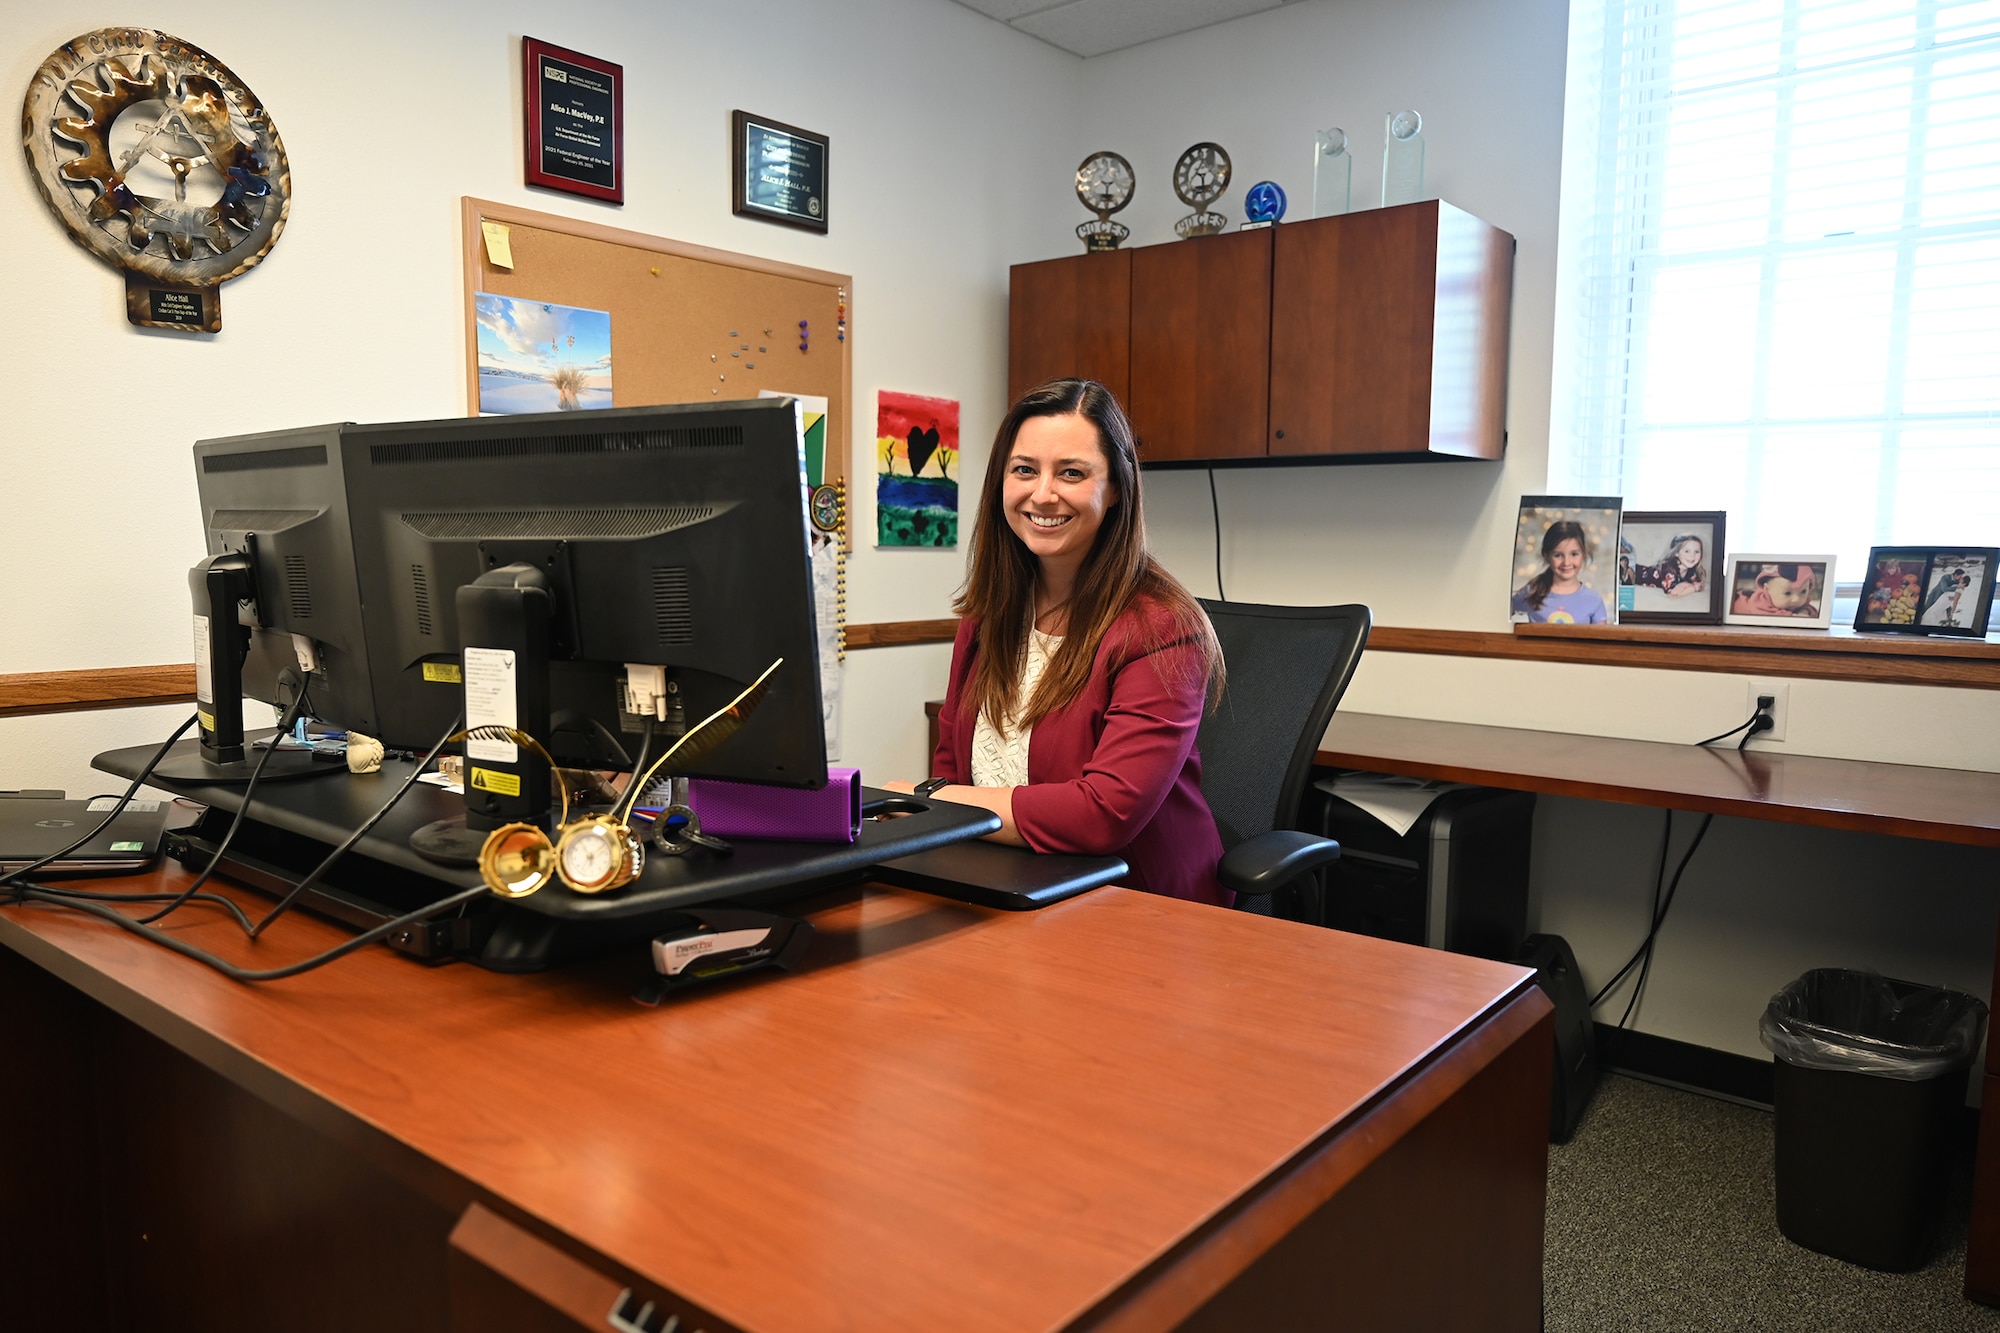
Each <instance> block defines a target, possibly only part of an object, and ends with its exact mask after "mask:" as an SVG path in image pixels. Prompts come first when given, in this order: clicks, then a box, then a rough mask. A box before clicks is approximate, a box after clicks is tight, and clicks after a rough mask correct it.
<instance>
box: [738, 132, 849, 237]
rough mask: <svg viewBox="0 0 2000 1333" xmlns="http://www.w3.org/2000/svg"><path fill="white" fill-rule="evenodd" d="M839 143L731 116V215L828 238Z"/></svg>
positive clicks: (825, 137)
mask: <svg viewBox="0 0 2000 1333" xmlns="http://www.w3.org/2000/svg"><path fill="white" fill-rule="evenodd" d="M832 157H833V140H832V139H830V138H828V137H827V136H826V135H824V134H815V133H813V132H812V131H811V130H802V129H800V128H799V127H798V126H796V125H787V124H785V123H784V122H783V121H779V120H772V119H771V118H770V117H769V116H756V115H752V114H751V113H749V112H748V111H732V112H730V114H729V160H730V168H729V211H730V212H731V213H733V214H735V215H736V216H737V217H740V218H755V219H756V220H757V221H759V222H775V223H777V224H778V225H779V226H781V227H797V228H799V229H800V230H801V231H813V232H819V233H820V234H821V235H825V234H826V227H827V207H828V204H827V184H828V176H829V173H830V172H831V170H832V166H831V161H832Z"/></svg>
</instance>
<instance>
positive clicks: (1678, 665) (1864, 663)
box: [1368, 625, 2000, 690]
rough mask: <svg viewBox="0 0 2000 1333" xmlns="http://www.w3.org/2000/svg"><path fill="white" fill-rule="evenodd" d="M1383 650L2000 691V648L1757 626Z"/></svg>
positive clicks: (1381, 642)
mask: <svg viewBox="0 0 2000 1333" xmlns="http://www.w3.org/2000/svg"><path fill="white" fill-rule="evenodd" d="M1368 646H1369V648H1370V649H1371V650H1373V651H1376V652H1390V653H1435V654H1443V655H1445V656H1452V657H1503V658H1511V659H1514V660H1517V661H1532V662H1576V663H1582V664H1585V665H1590V666H1624V667H1650V668H1653V669H1655V670H1662V671H1719V672H1728V673H1732V674H1739V675H1741V674H1751V675H1773V676H1795V677H1805V678H1809V679H1818V680H1856V681H1866V682H1868V683H1870V684H1878V685H1946V686H1956V687H1959V688H1969V689H1985V690H2000V641H1996V640H1995V639H1994V638H1993V637H1991V636H1989V637H1987V638H1985V639H1954V638H1925V637H1923V636H1920V635H1898V634H1856V633H1855V632H1854V631H1853V630H1852V629H1850V628H1847V627H1845V626H1842V627H1840V628H1837V629H1831V630H1801V629H1766V628H1763V627H1762V626H1754V625H1689V626H1683V625H1516V626H1514V628H1513V632H1512V633H1493V632H1485V631H1476V630H1434V629H1400V628H1397V627H1396V626H1393V625H1378V626H1376V628H1375V631H1374V633H1373V634H1372V635H1370V637H1369V640H1368Z"/></svg>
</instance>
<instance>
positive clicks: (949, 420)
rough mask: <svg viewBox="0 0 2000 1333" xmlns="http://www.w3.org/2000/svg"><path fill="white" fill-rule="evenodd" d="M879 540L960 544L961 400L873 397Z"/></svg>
mask: <svg viewBox="0 0 2000 1333" xmlns="http://www.w3.org/2000/svg"><path fill="white" fill-rule="evenodd" d="M875 543H876V545H878V546H956V545H958V403H957V401H956V400H955V399H951V398H925V397H922V396H920V395H917V394H913V393H893V392H891V391H889V390H887V389H884V390H881V391H880V392H878V393H877V394H876V397H875Z"/></svg>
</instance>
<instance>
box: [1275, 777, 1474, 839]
mask: <svg viewBox="0 0 2000 1333" xmlns="http://www.w3.org/2000/svg"><path fill="white" fill-rule="evenodd" d="M1313 785H1314V786H1315V787H1318V788H1319V789H1320V790H1321V791H1323V792H1326V793H1328V794H1330V795H1333V796H1338V797H1339V798H1340V799H1341V800H1343V801H1346V802H1347V803H1348V804H1349V805H1352V806H1356V807H1358V808H1360V809H1362V810H1365V811H1367V812H1368V813H1369V814H1371V815H1373V816H1375V818H1377V819H1379V820H1381V821H1382V822H1383V823H1384V824H1386V825H1388V826H1389V827H1390V828H1391V829H1394V830H1395V833H1396V836H1397V837H1399V838H1400V837H1402V836H1403V835H1404V834H1406V833H1408V832H1409V831H1410V830H1411V829H1413V828H1415V827H1416V824H1417V821H1418V820H1419V819H1421V818H1423V815H1424V811H1426V810H1428V809H1430V805H1431V802H1432V801H1435V800H1436V799H1437V798H1438V797H1440V796H1442V795H1444V794H1445V793H1446V792H1448V791H1457V790H1458V789H1459V788H1460V787H1463V786H1465V785H1466V784H1464V783H1463V782H1432V781H1428V780H1426V779H1424V778H1407V777H1398V776H1396V775H1395V774H1393V773H1341V774H1338V775H1336V776H1334V777H1330V778H1321V779H1320V780H1319V781H1318V782H1315V783H1314V784H1313Z"/></svg>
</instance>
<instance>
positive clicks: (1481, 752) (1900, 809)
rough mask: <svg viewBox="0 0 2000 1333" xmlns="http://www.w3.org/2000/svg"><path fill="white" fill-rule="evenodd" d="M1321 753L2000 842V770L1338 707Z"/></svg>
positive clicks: (1648, 800)
mask: <svg viewBox="0 0 2000 1333" xmlns="http://www.w3.org/2000/svg"><path fill="white" fill-rule="evenodd" d="M1318 762H1319V763H1321V764H1322V765H1325V766H1326V767H1329V768H1358V769H1366V770H1369V771H1371V772H1377V773H1407V774H1409V775H1411V776H1413V777H1422V778H1438V779H1441V780H1443V781H1447V782H1472V783H1477V784H1479V785H1481V786H1485V787H1507V788H1510V789H1511V790H1514V791H1533V792H1544V793H1547V794H1548V795H1551V796H1578V797H1582V798H1584V799H1585V800H1591V801H1617V802H1621V803H1624V804H1627V805H1650V806H1656V807H1661V808H1669V809H1674V810H1700V811H1706V812H1708V813H1710V814H1717V815H1740V816H1742V817H1743V818H1745V819H1769V820H1776V821H1778V822H1780V823H1787V824H1814V825H1817V826H1819V827H1821V828H1838V829H1854V830H1857V831H1859V832H1863V833H1892V834H1895V835H1897V836H1898V837H1904V838H1928V839H1931V840H1932V841H1936V842H1961V843H1970V844H1971V845H1973V846H1975V847H2000V773H1973V772H1967V771H1965V770H1963V769H1956V768H1922V767H1919V766H1917V765H1915V764H1877V763H1870V762H1867V761H1864V760H1859V759H1822V758H1819V757H1817V756H1814V755H1803V754H1789V755H1788V754H1780V753H1777V752H1774V751H1770V750H1756V749H1752V750H1749V751H1744V752H1740V753H1739V752H1738V751H1737V750H1735V749H1734V748H1728V749H1724V748H1720V747H1714V746H1709V747H1702V746H1695V745H1669V744H1665V743H1663V742H1660V741H1627V740H1618V739H1615V738H1613V737H1609V736H1572V735H1568V734H1566V733H1564V732H1558V731H1524V730H1519V729H1517V728H1514V727H1484V726H1475V725H1472V724H1470V723H1465V722H1430V721H1425V720H1424V719H1421V718H1412V717H1382V716H1379V715H1376V714H1371V713H1336V714H1334V718H1333V724H1332V725H1331V726H1329V727H1328V728H1327V729H1326V739H1325V741H1324V742H1322V744H1321V748H1320V751H1319V755H1318Z"/></svg>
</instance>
